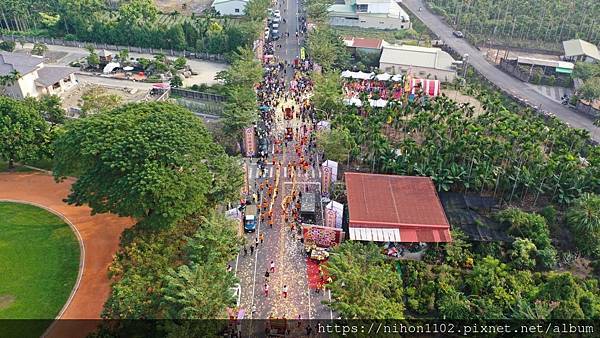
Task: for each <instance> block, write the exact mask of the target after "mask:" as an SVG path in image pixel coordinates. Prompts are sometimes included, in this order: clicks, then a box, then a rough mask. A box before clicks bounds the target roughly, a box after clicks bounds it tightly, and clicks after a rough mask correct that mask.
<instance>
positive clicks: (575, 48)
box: [563, 39, 600, 60]
mask: <svg viewBox="0 0 600 338" xmlns="http://www.w3.org/2000/svg"><path fill="white" fill-rule="evenodd" d="M563 49H564V50H565V56H567V57H570V56H578V55H587V56H589V57H592V58H594V59H596V60H600V52H598V47H596V46H595V45H593V44H591V43H589V42H587V41H584V40H581V39H573V40H567V41H563Z"/></svg>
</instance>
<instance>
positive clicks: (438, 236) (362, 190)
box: [345, 172, 452, 243]
mask: <svg viewBox="0 0 600 338" xmlns="http://www.w3.org/2000/svg"><path fill="white" fill-rule="evenodd" d="M345 178H346V189H347V196H348V212H349V219H350V222H349V234H350V239H352V240H369V241H375V242H408V243H415V242H425V243H438V242H451V241H452V238H451V236H450V225H449V223H448V220H447V218H446V214H445V213H444V209H443V208H442V203H441V202H440V199H439V198H438V195H437V192H436V190H435V186H434V185H433V181H432V180H431V178H429V177H416V176H399V175H377V174H365V173H355V172H346V173H345Z"/></svg>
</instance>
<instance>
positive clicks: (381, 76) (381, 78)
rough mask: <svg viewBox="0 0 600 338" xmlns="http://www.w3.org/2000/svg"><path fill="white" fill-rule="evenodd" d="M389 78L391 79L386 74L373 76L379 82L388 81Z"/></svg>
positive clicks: (389, 75)
mask: <svg viewBox="0 0 600 338" xmlns="http://www.w3.org/2000/svg"><path fill="white" fill-rule="evenodd" d="M391 77H392V75H391V74H388V73H383V74H377V75H375V78H376V79H377V80H379V81H389V80H390V78H391Z"/></svg>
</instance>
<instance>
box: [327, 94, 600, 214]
mask: <svg viewBox="0 0 600 338" xmlns="http://www.w3.org/2000/svg"><path fill="white" fill-rule="evenodd" d="M477 96H478V99H479V101H480V102H481V104H482V107H483V112H482V113H480V114H478V115H476V114H475V110H474V107H473V106H471V105H470V104H462V103H457V102H455V101H453V100H451V99H449V98H448V97H446V96H440V97H437V98H435V99H429V100H416V101H414V102H408V101H404V102H392V103H391V104H390V105H388V106H387V107H386V108H383V109H380V108H370V107H364V108H356V107H346V108H344V109H343V110H342V112H341V113H339V114H337V115H336V116H335V117H334V119H333V121H332V124H333V127H345V128H348V130H349V131H350V133H351V135H353V137H354V138H355V141H356V144H357V147H356V148H355V149H352V150H351V154H352V156H353V159H354V160H355V161H357V162H360V163H362V164H365V166H366V165H368V166H369V167H370V169H371V171H372V172H380V173H390V174H400V175H418V176H430V177H431V178H432V179H433V181H434V182H435V184H436V186H437V188H438V190H440V191H450V190H452V191H464V192H473V193H486V194H491V195H494V196H496V197H500V198H502V199H504V200H506V201H507V202H509V203H510V202H512V201H517V200H518V199H521V200H522V201H525V199H526V198H528V200H527V201H528V202H530V203H532V204H534V205H535V204H536V203H537V202H538V200H539V198H540V197H541V196H546V197H549V198H551V199H553V200H555V201H557V202H560V203H568V202H570V201H571V200H573V199H574V198H577V197H578V196H579V195H581V194H582V193H583V192H589V191H591V192H599V191H600V148H599V147H596V146H593V145H591V144H590V143H589V135H588V133H587V132H585V131H582V130H576V129H571V128H569V127H567V126H566V125H565V124H564V123H562V122H561V121H559V120H558V119H555V118H550V119H549V120H548V121H544V120H542V119H541V118H539V117H537V116H535V115H534V114H533V113H532V112H530V111H523V112H521V113H520V114H516V113H513V112H511V111H509V110H507V109H506V108H505V107H504V106H503V104H502V102H500V98H499V96H497V95H490V94H489V93H487V92H478V93H477ZM361 154H364V155H363V156H362V157H361V156H360V155H361Z"/></svg>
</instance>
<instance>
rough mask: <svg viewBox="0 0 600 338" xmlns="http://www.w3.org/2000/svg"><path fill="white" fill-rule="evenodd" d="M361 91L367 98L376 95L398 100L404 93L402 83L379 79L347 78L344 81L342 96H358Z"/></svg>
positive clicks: (348, 97) (349, 97) (385, 98)
mask: <svg viewBox="0 0 600 338" xmlns="http://www.w3.org/2000/svg"><path fill="white" fill-rule="evenodd" d="M361 93H365V94H366V95H367V98H369V99H371V98H373V97H374V95H378V96H379V98H382V99H384V100H391V99H396V100H399V99H401V98H402V95H403V94H404V84H403V83H402V82H391V81H380V80H348V81H346V83H344V96H345V97H346V98H347V99H351V98H360V94H361Z"/></svg>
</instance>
